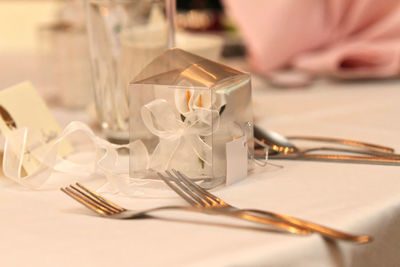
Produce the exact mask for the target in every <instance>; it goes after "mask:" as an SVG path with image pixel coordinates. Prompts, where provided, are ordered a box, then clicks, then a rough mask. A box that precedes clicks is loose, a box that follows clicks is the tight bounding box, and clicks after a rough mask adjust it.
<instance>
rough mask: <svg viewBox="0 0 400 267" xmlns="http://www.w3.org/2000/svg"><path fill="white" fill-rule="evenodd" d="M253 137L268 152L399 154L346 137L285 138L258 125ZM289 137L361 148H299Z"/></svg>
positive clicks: (392, 150) (255, 127) (398, 156)
mask: <svg viewBox="0 0 400 267" xmlns="http://www.w3.org/2000/svg"><path fill="white" fill-rule="evenodd" d="M254 137H255V138H256V139H258V140H259V141H261V142H262V143H265V144H267V145H268V146H269V147H270V148H271V150H270V151H269V154H277V153H280V154H291V153H298V154H306V153H309V152H313V151H319V150H325V151H326V150H328V151H341V152H348V153H357V154H364V155H372V156H380V157H394V158H400V155H396V154H393V152H394V149H392V148H390V147H384V146H379V145H375V144H369V143H363V142H359V141H353V140H346V139H337V138H328V137H305V136H293V137H290V138H286V137H284V136H282V135H280V134H279V133H277V132H274V131H270V130H268V131H267V130H264V129H261V128H259V127H258V126H254ZM289 139H293V140H309V141H318V142H328V143H339V144H342V145H349V146H356V147H360V148H363V149H362V150H361V149H347V148H340V147H325V146H323V147H314V148H310V149H300V148H298V147H296V146H295V145H294V144H293V143H292V142H290V141H289Z"/></svg>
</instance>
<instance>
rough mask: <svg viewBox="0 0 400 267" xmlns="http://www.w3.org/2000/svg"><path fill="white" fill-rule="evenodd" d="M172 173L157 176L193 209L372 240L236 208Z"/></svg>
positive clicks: (348, 238)
mask: <svg viewBox="0 0 400 267" xmlns="http://www.w3.org/2000/svg"><path fill="white" fill-rule="evenodd" d="M172 171H173V172H174V175H173V174H171V172H169V171H166V174H167V175H168V176H164V175H162V174H161V173H159V176H160V178H161V179H163V180H164V182H165V183H166V184H167V185H168V186H169V187H170V188H171V189H172V190H174V191H175V192H176V193H177V194H178V195H180V196H181V197H182V198H183V199H184V200H186V201H187V202H188V203H189V204H190V205H192V206H194V207H204V208H208V209H210V210H212V209H214V210H215V209H216V210H229V211H237V212H239V213H240V212H241V213H243V214H261V215H263V216H268V217H273V218H275V219H279V220H282V221H284V222H288V223H291V224H293V225H296V226H299V227H302V228H305V229H308V230H310V231H313V232H317V233H319V234H321V235H323V236H326V237H329V238H334V239H340V240H345V241H350V242H355V243H367V242H371V241H372V238H371V237H370V236H367V235H353V234H349V233H344V232H341V231H338V230H335V229H332V228H328V227H325V226H322V225H319V224H316V223H312V222H308V221H305V220H302V219H297V218H294V217H291V216H287V215H282V214H278V213H274V212H270V211H264V210H257V209H239V208H236V207H234V206H232V205H230V204H228V203H227V202H225V201H223V200H222V199H220V198H219V197H217V196H215V195H213V194H211V193H210V192H208V191H207V190H205V189H203V188H202V187H200V186H199V185H197V184H196V183H194V182H193V181H191V180H190V178H188V177H187V176H186V175H184V174H183V173H182V172H179V171H176V170H172ZM171 180H172V181H173V182H174V184H173V183H171Z"/></svg>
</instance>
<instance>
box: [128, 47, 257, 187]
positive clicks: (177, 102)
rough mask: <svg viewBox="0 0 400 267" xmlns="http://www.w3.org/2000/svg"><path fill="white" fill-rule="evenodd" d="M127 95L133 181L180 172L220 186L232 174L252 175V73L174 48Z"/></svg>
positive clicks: (141, 73)
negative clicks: (167, 171)
mask: <svg viewBox="0 0 400 267" xmlns="http://www.w3.org/2000/svg"><path fill="white" fill-rule="evenodd" d="M129 93H130V96H129V99H130V141H131V142H130V144H131V146H130V176H131V177H139V176H146V177H147V176H151V175H155V174H156V173H157V172H160V171H165V170H168V169H177V170H179V171H182V172H183V173H185V174H186V175H188V176H190V177H192V178H209V179H210V180H211V181H213V182H214V183H215V184H217V183H218V182H224V181H226V179H227V176H229V173H237V171H235V168H242V176H243V175H244V176H245V175H247V171H248V169H249V168H250V166H251V164H250V165H249V164H248V161H249V160H251V158H252V155H253V130H252V129H253V125H252V123H253V113H252V106H251V85H250V76H249V75H248V74H246V73H242V72H240V71H237V70H235V69H232V68H230V67H227V66H225V65H222V64H219V63H216V62H213V61H210V60H208V59H205V58H202V57H200V56H197V55H194V54H191V53H188V52H186V51H183V50H181V49H177V48H173V49H170V50H168V51H166V52H165V53H163V54H162V55H160V56H159V57H157V58H156V59H155V60H153V61H152V62H151V63H150V64H149V65H147V66H146V67H145V68H144V69H143V70H142V71H141V72H140V73H139V74H138V75H137V76H136V78H135V79H134V81H132V82H131V84H130V86H129ZM240 142H241V143H240ZM228 146H229V147H228ZM243 147H245V148H243ZM244 161H245V162H244ZM243 168H246V169H245V173H244V174H243ZM239 172H240V171H239Z"/></svg>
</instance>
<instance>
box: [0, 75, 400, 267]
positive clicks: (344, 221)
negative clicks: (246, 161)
mask: <svg viewBox="0 0 400 267" xmlns="http://www.w3.org/2000/svg"><path fill="white" fill-rule="evenodd" d="M399 85H400V82H399V81H396V80H393V81H382V82H360V83H335V82H325V81H321V82H318V83H317V84H315V85H314V86H313V87H312V88H310V89H306V90H278V89H273V88H269V87H268V86H267V85H266V84H265V83H263V82H262V81H260V80H258V79H256V80H254V87H255V90H254V94H253V99H254V102H255V113H256V118H257V119H258V123H259V125H260V126H263V127H267V128H270V129H274V130H277V131H279V132H281V133H283V134H313V135H320V136H334V137H344V138H353V139H357V140H362V141H367V142H375V143H380V144H382V145H387V146H392V147H394V148H395V149H396V150H398V151H399V150H400V139H399V133H400V124H399V122H400V105H399V103H398V99H400V91H399ZM54 114H55V115H56V116H57V118H58V119H59V120H60V122H61V123H62V124H63V125H65V124H66V122H67V121H68V120H73V119H76V118H78V117H79V116H80V117H81V118H84V114H82V113H79V112H75V113H69V112H66V111H63V110H60V109H57V110H54ZM274 163H275V164H280V165H282V166H283V168H279V167H273V166H269V167H267V168H266V169H265V171H263V172H258V173H255V174H252V175H250V176H249V177H248V178H247V179H246V180H244V181H242V182H239V183H237V184H234V185H232V186H229V187H226V188H222V189H219V190H217V191H216V192H215V193H216V194H217V195H219V196H221V197H222V198H223V199H225V200H226V201H228V202H230V203H232V204H235V205H238V206H241V207H251V208H259V209H266V210H271V211H275V212H280V213H285V214H289V215H293V216H297V217H300V218H304V219H308V220H311V221H314V222H318V223H321V224H325V225H328V226H331V227H335V228H338V229H341V230H344V231H349V232H354V233H359V234H369V235H372V236H373V237H374V238H375V240H374V242H372V243H370V244H365V245H355V244H350V243H346V242H333V241H328V240H326V239H323V238H321V237H320V236H319V235H315V234H314V235H311V236H308V237H299V236H294V235H289V234H281V233H275V232H262V231H250V230H244V229H236V228H235V227H233V225H239V226H240V225H242V224H241V223H237V222H236V221H234V220H225V219H222V218H217V217H215V216H198V215H189V216H188V215H184V214H176V215H179V218H180V219H181V220H185V221H186V222H182V221H174V220H170V218H171V214H172V213H162V214H161V213H160V214H159V215H160V216H162V217H164V219H143V220H133V221H114V220H109V219H103V218H98V217H96V216H92V214H91V213H90V211H89V210H86V209H85V208H84V207H83V206H81V205H79V204H78V203H76V202H75V201H73V200H71V199H70V198H68V197H67V196H66V195H64V194H63V193H61V192H60V191H58V190H57V189H47V190H44V191H29V190H26V189H22V188H20V187H18V186H15V185H13V184H10V183H9V182H8V181H7V180H5V179H4V178H3V179H2V178H0V181H1V186H0V238H1V242H0V262H1V265H2V266H54V265H59V266H95V265H96V266H110V265H115V266H143V265H150V266H151V265H158V266H171V265H173V266H175V265H177V266H208V265H210V266H232V265H233V266H258V265H261V266H307V267H308V266H363V267H364V266H398V265H399V264H400V254H399V253H398V251H399V249H400V245H399V243H400V230H399V229H400V167H398V166H379V165H363V164H345V163H322V162H301V161H274ZM52 179H64V180H63V181H65V183H72V182H74V181H75V180H76V179H78V178H77V177H58V178H57V176H55V177H53V178H52ZM95 183H96V177H93V178H92V179H90V180H87V181H86V184H88V185H93V184H95ZM50 188H51V187H50ZM107 197H109V198H111V199H113V200H114V201H115V202H117V203H120V204H121V205H123V206H126V207H128V208H133V209H143V208H148V207H155V206H158V205H166V204H185V203H184V202H183V201H182V200H181V199H179V198H175V197H173V198H161V199H157V198H154V199H153V198H151V199H149V198H143V199H141V198H128V197H125V196H120V195H110V194H109V195H107ZM172 215H175V213H174V214H172ZM168 218H169V219H168ZM188 220H189V221H188ZM214 221H216V222H217V223H218V224H229V225H231V227H229V228H228V227H223V226H221V225H215V224H212V222H214ZM246 225H247V224H246Z"/></svg>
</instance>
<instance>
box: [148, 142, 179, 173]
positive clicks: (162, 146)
mask: <svg viewBox="0 0 400 267" xmlns="http://www.w3.org/2000/svg"><path fill="white" fill-rule="evenodd" d="M180 143H181V141H180V138H178V139H175V140H166V139H160V142H159V143H158V145H157V147H156V148H155V149H154V151H153V154H152V155H151V160H150V166H149V167H150V169H153V170H155V171H165V170H167V169H168V167H169V164H170V162H171V159H172V157H173V155H174V154H175V151H176V150H177V148H178V147H179V144H180Z"/></svg>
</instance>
